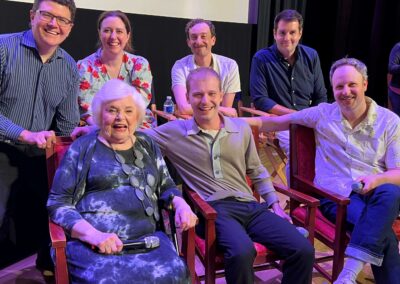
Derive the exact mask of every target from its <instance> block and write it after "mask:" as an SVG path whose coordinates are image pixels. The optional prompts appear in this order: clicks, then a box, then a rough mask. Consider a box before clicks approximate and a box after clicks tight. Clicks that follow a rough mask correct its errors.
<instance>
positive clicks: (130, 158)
mask: <svg viewBox="0 0 400 284" xmlns="http://www.w3.org/2000/svg"><path fill="white" fill-rule="evenodd" d="M92 106H93V122H94V123H95V124H96V125H97V126H98V127H99V128H100V130H99V131H98V132H95V133H94V132H93V133H91V134H89V135H86V136H83V137H81V138H80V139H78V140H76V141H75V142H74V143H73V144H72V145H71V146H70V148H69V150H68V151H67V153H66V154H65V157H64V159H63V160H62V162H61V164H60V166H59V168H58V170H57V172H56V175H55V178H54V182H53V187H52V189H51V192H50V196H49V200H48V203H47V207H48V210H49V215H50V218H51V220H52V221H53V222H55V223H57V224H59V225H61V226H62V227H63V228H64V229H65V231H66V233H67V235H68V239H69V240H68V244H67V259H68V268H69V272H70V275H71V279H72V282H73V283H89V282H91V283H187V282H188V281H189V280H188V279H189V278H188V273H187V268H186V266H185V264H184V262H183V261H182V260H181V259H180V258H179V256H178V255H177V253H176V251H175V250H174V247H173V245H172V242H171V241H170V240H169V239H168V237H167V236H166V235H165V234H164V233H163V232H160V231H157V230H156V228H157V222H158V221H159V214H158V203H159V204H164V206H166V205H169V202H172V205H173V208H174V209H175V212H176V214H175V222H176V223H177V224H178V225H180V227H181V228H182V229H184V230H186V229H188V228H190V227H193V226H194V225H195V223H196V220H197V217H196V216H195V215H194V214H193V212H192V211H191V210H190V207H189V206H188V205H187V203H186V202H185V201H184V200H183V199H182V198H181V197H180V192H179V190H178V189H177V188H176V186H175V184H174V183H173V181H172V180H171V178H170V176H169V173H168V171H167V168H166V166H165V163H164V160H163V158H162V156H161V153H160V150H159V148H158V147H157V145H156V144H155V143H154V142H153V141H152V140H151V139H150V138H149V137H148V136H146V135H145V134H143V133H138V132H135V129H136V128H137V127H138V125H140V123H141V121H142V119H143V116H144V112H145V102H144V101H143V99H142V96H141V95H140V94H139V93H138V92H137V91H136V89H135V88H133V87H131V86H129V85H127V84H126V83H124V82H122V81H121V80H117V79H114V80H110V81H108V82H107V83H106V84H105V85H104V86H103V87H102V89H101V90H100V91H99V92H98V93H97V94H96V96H95V97H94V99H93V104H92ZM158 201H160V202H158ZM146 236H157V237H158V238H159V239H160V246H159V247H158V248H155V249H153V250H149V251H146V252H135V251H134V252H133V253H131V252H129V251H126V250H125V249H123V241H124V240H138V239H141V238H144V237H146Z"/></svg>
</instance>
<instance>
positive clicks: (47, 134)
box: [18, 130, 56, 149]
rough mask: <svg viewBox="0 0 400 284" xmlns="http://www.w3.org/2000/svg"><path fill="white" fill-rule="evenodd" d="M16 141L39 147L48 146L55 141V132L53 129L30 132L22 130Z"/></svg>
mask: <svg viewBox="0 0 400 284" xmlns="http://www.w3.org/2000/svg"><path fill="white" fill-rule="evenodd" d="M18 141H21V142H23V143H26V144H30V145H35V144H36V146H37V147H38V148H40V149H45V148H50V147H51V145H52V144H54V143H55V142H56V134H55V133H54V131H53V130H49V131H46V130H45V131H40V132H32V131H29V130H23V131H22V132H21V134H20V135H19V137H18Z"/></svg>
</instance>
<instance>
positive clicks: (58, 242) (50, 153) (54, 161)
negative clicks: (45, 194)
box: [46, 137, 72, 284]
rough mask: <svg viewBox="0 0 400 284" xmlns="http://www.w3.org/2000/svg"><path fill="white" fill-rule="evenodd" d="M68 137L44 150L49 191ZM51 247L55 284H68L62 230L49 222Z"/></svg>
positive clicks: (58, 139)
mask: <svg viewBox="0 0 400 284" xmlns="http://www.w3.org/2000/svg"><path fill="white" fill-rule="evenodd" d="M71 143H72V139H71V138H70V137H56V143H55V144H53V145H52V147H51V148H50V149H46V164H47V178H48V184H49V189H50V188H51V186H52V184H53V177H54V174H55V172H56V170H57V168H58V165H59V164H60V162H61V159H62V157H63V156H64V154H65V152H66V151H67V150H68V147H69V146H70V145H71ZM49 230H50V239H51V246H52V247H53V249H54V250H55V255H56V263H55V278H56V283H57V284H67V283H69V277H68V268H67V258H66V256H65V247H66V245H67V240H66V237H65V234H64V229H63V228H61V227H60V226H58V225H57V224H55V223H53V222H52V221H49Z"/></svg>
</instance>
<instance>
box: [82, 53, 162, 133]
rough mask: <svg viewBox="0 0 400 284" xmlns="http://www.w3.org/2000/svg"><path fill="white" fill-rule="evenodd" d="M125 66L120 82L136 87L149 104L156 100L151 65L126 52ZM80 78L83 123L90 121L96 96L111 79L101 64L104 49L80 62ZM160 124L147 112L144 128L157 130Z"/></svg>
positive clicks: (120, 74) (142, 126)
mask: <svg viewBox="0 0 400 284" xmlns="http://www.w3.org/2000/svg"><path fill="white" fill-rule="evenodd" d="M122 62H123V64H122V65H121V69H120V71H119V75H118V79H120V80H123V81H125V82H126V83H128V84H130V85H132V86H133V87H135V88H136V89H137V90H138V91H139V92H140V94H142V96H143V97H144V99H145V101H146V103H147V105H148V104H149V103H150V101H151V98H152V93H151V83H152V78H153V77H152V75H151V71H150V65H149V62H148V61H147V60H146V59H145V58H144V57H141V56H137V55H134V54H130V53H128V52H124V55H123V59H122ZM78 70H79V76H80V84H79V90H80V94H79V97H78V103H79V108H80V114H81V120H83V121H86V120H87V118H88V117H90V116H91V115H92V111H91V108H90V106H91V104H92V100H93V97H94V95H95V94H96V93H97V92H98V91H99V90H100V89H101V87H102V86H103V85H104V83H105V82H107V81H108V80H110V79H111V78H110V76H109V75H108V73H107V68H106V66H105V65H104V64H103V63H102V62H101V48H100V49H98V50H97V51H96V52H95V53H93V54H91V55H89V56H88V57H86V58H84V59H82V60H79V61H78ZM155 123H156V121H155V119H154V116H153V115H152V112H151V111H150V110H149V109H147V111H146V115H145V119H144V121H143V123H142V125H141V128H152V127H155V126H156V125H155Z"/></svg>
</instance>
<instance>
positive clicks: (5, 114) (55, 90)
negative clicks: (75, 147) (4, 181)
mask: <svg viewBox="0 0 400 284" xmlns="http://www.w3.org/2000/svg"><path fill="white" fill-rule="evenodd" d="M78 91H79V84H78V69H77V67H76V62H75V61H74V59H73V58H72V57H71V56H70V55H68V53H66V52H65V51H64V50H63V49H61V48H57V50H56V52H55V53H54V55H53V56H52V57H51V58H50V59H49V60H48V62H46V63H43V62H42V59H41V58H40V55H39V52H38V51H37V48H36V43H35V40H34V38H33V34H32V30H28V31H25V32H21V33H15V34H9V35H1V36H0V141H1V140H4V139H10V140H17V139H18V137H19V135H20V134H21V132H22V131H23V130H24V129H26V130H29V131H33V132H38V131H43V130H49V129H51V128H52V129H53V130H54V131H55V132H56V134H57V135H70V133H71V132H72V130H73V129H74V128H75V126H77V125H78V122H79V110H78V101H77V98H78ZM52 126H53V127H52Z"/></svg>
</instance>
